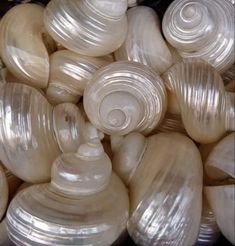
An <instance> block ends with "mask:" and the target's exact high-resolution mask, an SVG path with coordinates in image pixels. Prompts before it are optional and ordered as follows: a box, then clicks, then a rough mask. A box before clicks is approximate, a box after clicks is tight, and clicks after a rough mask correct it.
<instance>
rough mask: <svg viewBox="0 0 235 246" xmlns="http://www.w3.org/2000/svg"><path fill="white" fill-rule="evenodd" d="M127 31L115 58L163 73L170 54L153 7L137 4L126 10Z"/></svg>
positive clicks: (166, 67)
mask: <svg viewBox="0 0 235 246" xmlns="http://www.w3.org/2000/svg"><path fill="white" fill-rule="evenodd" d="M127 19H128V33H127V37H126V40H125V42H124V43H123V44H122V46H121V47H120V48H119V49H118V50H117V51H116V52H115V57H116V59H117V60H129V61H135V62H140V63H142V64H144V65H147V66H150V67H152V68H153V69H154V70H155V71H156V72H158V73H160V74H161V73H163V72H165V71H166V70H167V69H168V68H169V67H170V66H171V65H172V56H171V53H170V51H169V49H168V47H167V45H166V43H165V40H164V39H163V37H162V34H161V29H160V28H161V27H160V22H159V19H158V16H157V14H156V13H155V12H154V10H153V9H151V8H149V7H145V6H138V7H136V8H132V9H129V10H128V11H127Z"/></svg>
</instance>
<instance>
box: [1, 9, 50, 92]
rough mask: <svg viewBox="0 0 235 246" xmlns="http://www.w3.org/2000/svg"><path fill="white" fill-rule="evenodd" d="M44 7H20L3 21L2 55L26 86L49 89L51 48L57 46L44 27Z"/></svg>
mask: <svg viewBox="0 0 235 246" xmlns="http://www.w3.org/2000/svg"><path fill="white" fill-rule="evenodd" d="M43 10H44V9H43V7H41V6H39V5H36V4H20V5H17V6H15V7H14V8H12V9H11V10H9V11H8V12H7V14H6V15H5V16H4V17H3V18H2V20H1V25H0V37H1V39H0V54H1V57H2V59H3V61H4V63H5V64H6V66H7V67H8V69H9V70H10V71H11V72H12V73H13V74H14V75H15V76H16V77H18V78H19V79H21V80H22V81H23V82H24V83H27V84H29V85H31V86H34V87H39V88H45V87H46V86H47V83H48V78H49V56H48V51H47V48H46V46H45V44H44V41H45V42H47V44H48V46H51V45H52V46H53V42H52V40H51V38H50V37H48V35H47V34H46V32H45V30H44V24H43Z"/></svg>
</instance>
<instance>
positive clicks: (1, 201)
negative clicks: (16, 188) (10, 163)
mask: <svg viewBox="0 0 235 246" xmlns="http://www.w3.org/2000/svg"><path fill="white" fill-rule="evenodd" d="M7 202H8V184H7V179H6V175H5V172H4V170H3V168H2V166H1V164H0V221H1V219H2V217H3V215H4V213H5V211H6V208H7Z"/></svg>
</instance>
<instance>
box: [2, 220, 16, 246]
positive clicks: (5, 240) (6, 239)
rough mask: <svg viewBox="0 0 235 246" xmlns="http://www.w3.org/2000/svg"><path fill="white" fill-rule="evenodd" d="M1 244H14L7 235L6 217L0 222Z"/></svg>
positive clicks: (12, 245)
mask: <svg viewBox="0 0 235 246" xmlns="http://www.w3.org/2000/svg"><path fill="white" fill-rule="evenodd" d="M0 246H14V244H13V243H12V242H11V241H10V239H9V237H8V235H7V228H6V223H5V219H4V220H3V221H2V222H0Z"/></svg>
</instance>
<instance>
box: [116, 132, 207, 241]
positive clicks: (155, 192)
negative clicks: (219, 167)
mask: <svg viewBox="0 0 235 246" xmlns="http://www.w3.org/2000/svg"><path fill="white" fill-rule="evenodd" d="M133 134H134V133H133ZM135 134H137V133H135ZM125 138H126V139H127V138H128V136H126V137H125ZM135 138H136V139H135V140H137V145H134V144H133V145H132V148H131V147H130V146H131V144H130V142H129V143H128V141H125V140H124V141H125V142H122V144H121V149H120V151H119V152H118V153H119V157H116V160H117V162H116V163H115V166H116V167H117V165H119V164H120V165H124V162H123V163H122V162H119V161H123V160H125V157H126V160H128V162H127V166H132V167H133V168H132V172H133V173H132V174H131V177H130V180H129V183H128V187H129V193H130V204H131V216H130V219H129V221H128V224H127V229H128V232H129V235H130V236H131V237H132V239H133V240H134V241H135V243H136V244H137V245H185V246H188V245H194V244H195V242H196V241H197V236H198V233H199V228H200V217H201V210H202V163H201V157H200V153H199V151H198V149H197V147H196V146H195V144H194V143H193V142H192V141H191V140H190V139H189V138H187V137H186V136H184V135H181V134H178V133H160V134H157V135H154V136H151V137H149V138H147V139H145V141H146V143H145V144H144V141H143V140H141V138H140V136H139V137H138V136H137V135H135ZM138 138H139V139H138ZM129 139H130V141H133V139H134V136H132V137H130V138H129ZM132 143H134V141H133V142H132ZM140 145H141V146H142V149H141V148H139V147H141V146H140ZM125 147H127V148H125ZM138 149H139V150H138ZM121 150H123V151H121ZM124 150H125V151H124ZM137 150H138V151H137ZM169 150H170V154H169ZM128 157H129V159H128ZM114 158H115V156H114ZM118 162H119V163H118ZM130 164H132V165H130ZM115 166H114V167H115ZM130 173H131V172H130Z"/></svg>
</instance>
